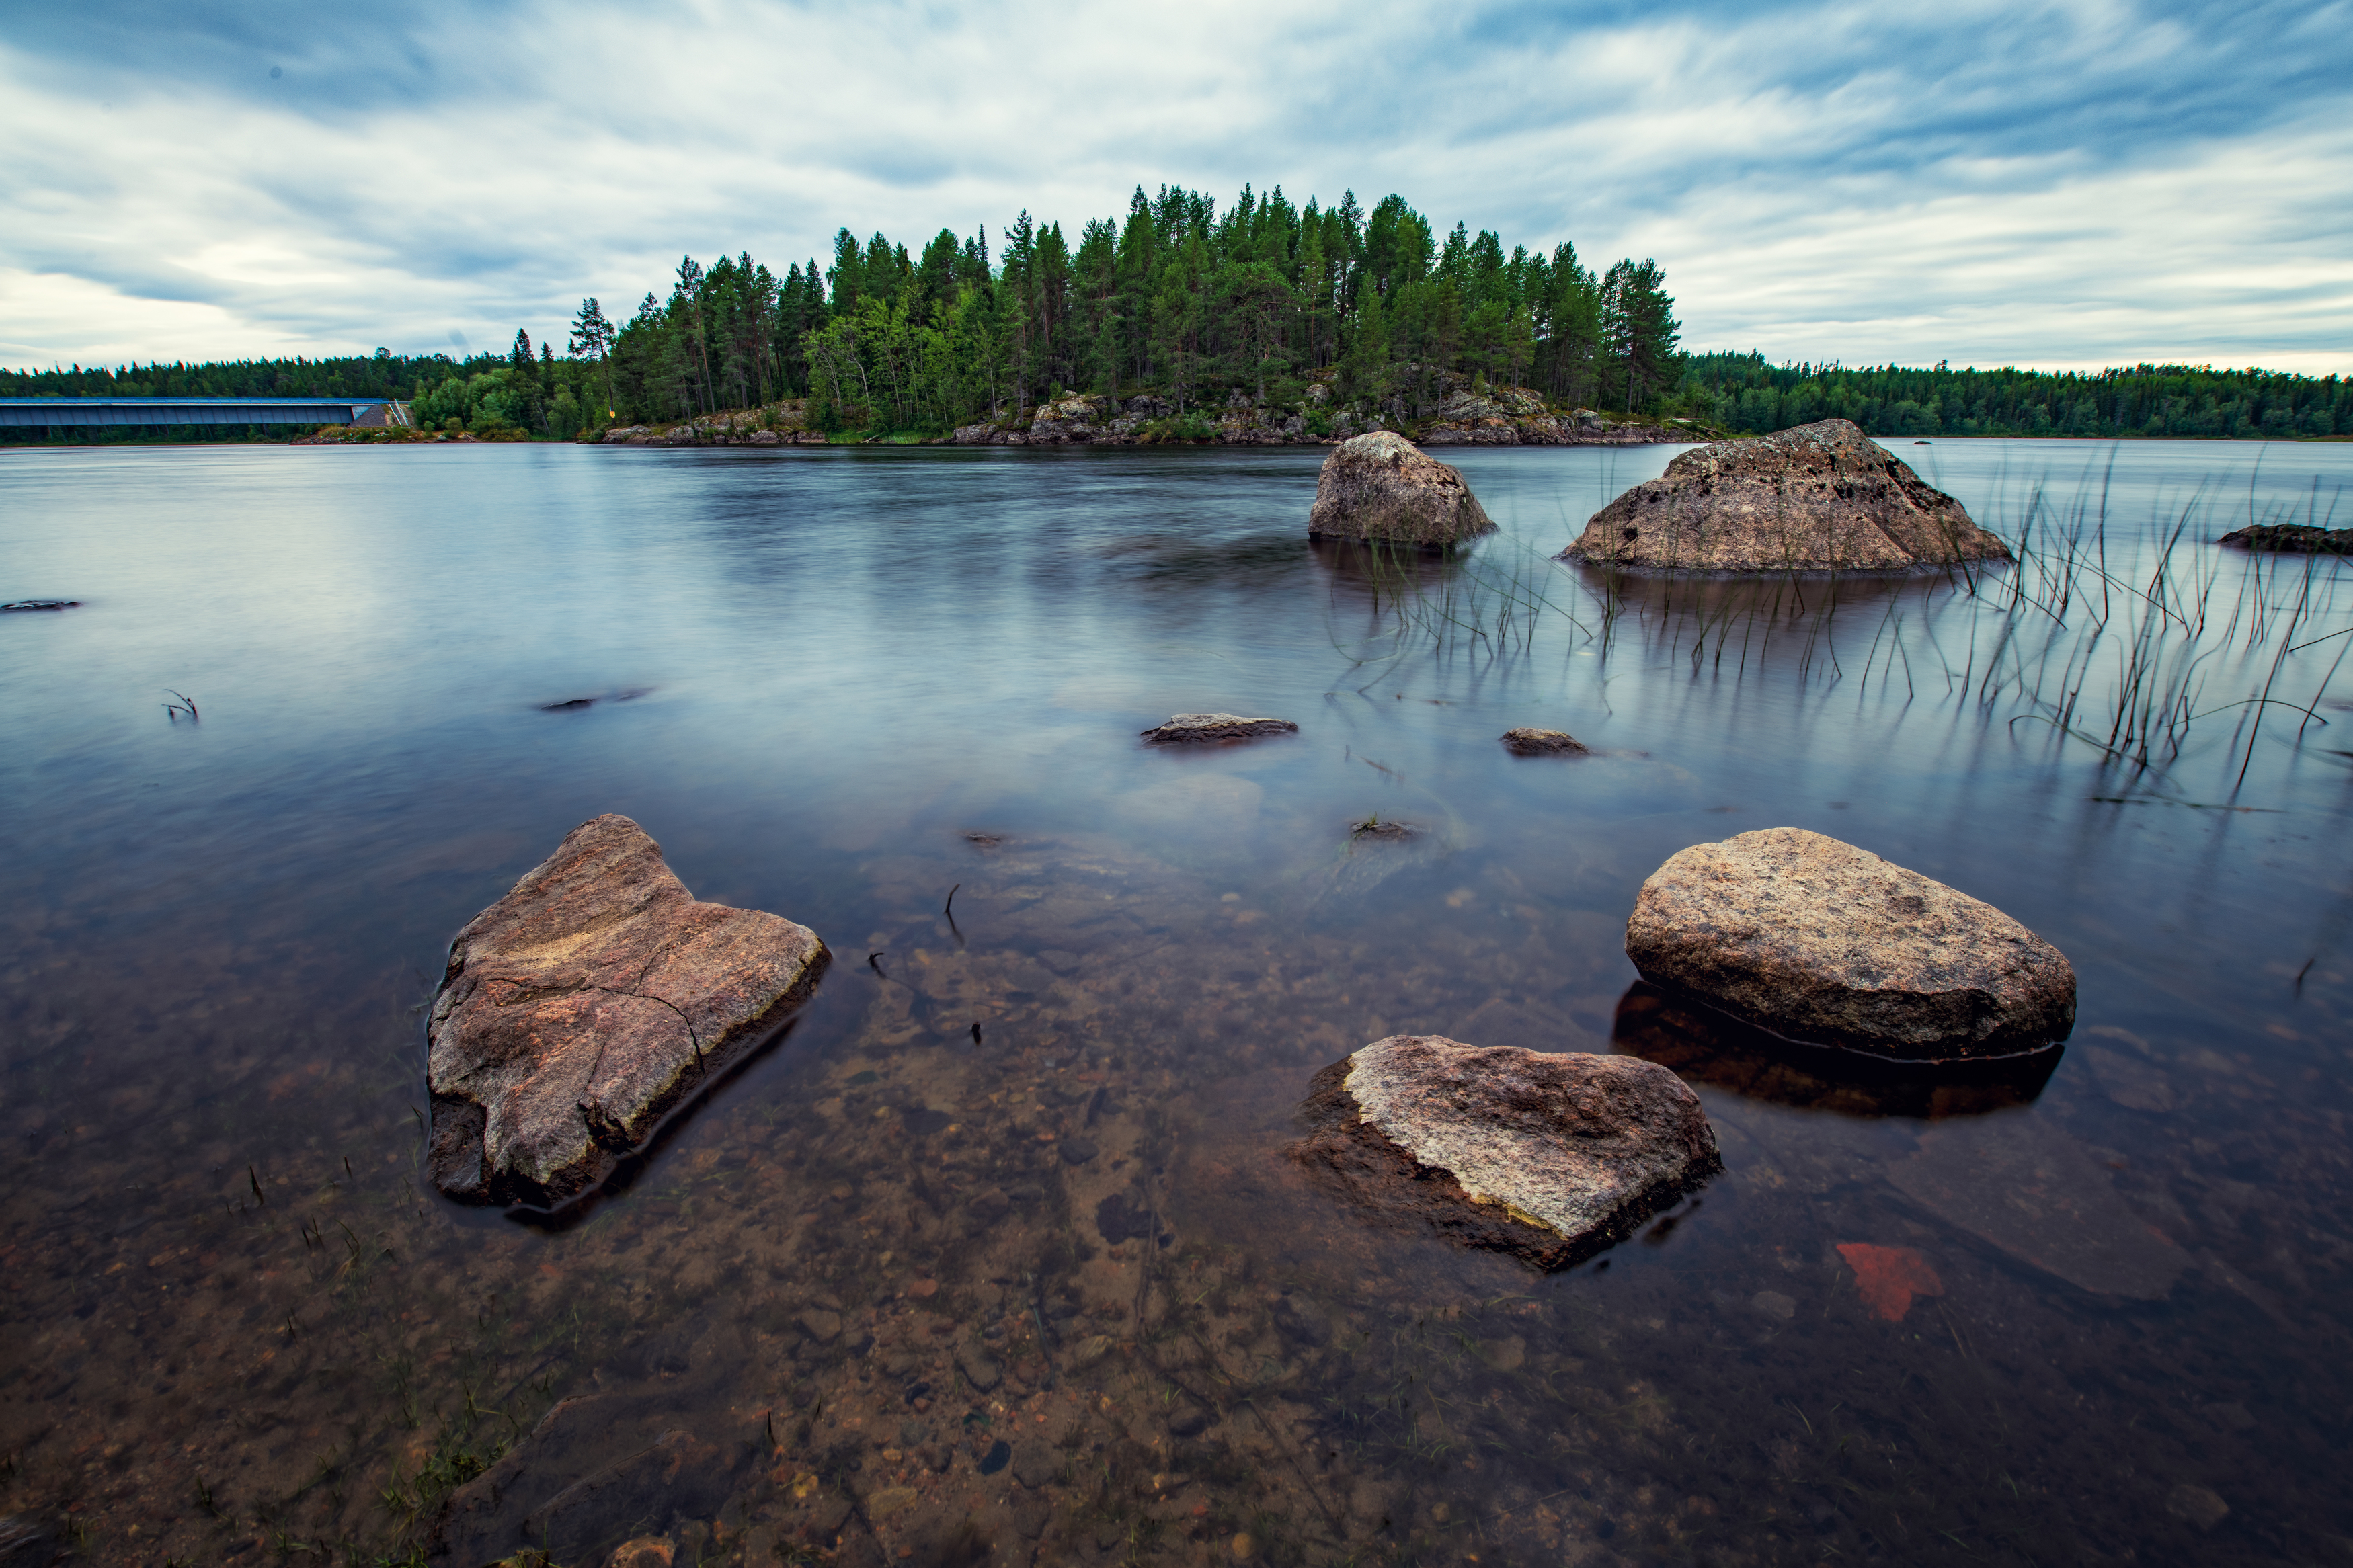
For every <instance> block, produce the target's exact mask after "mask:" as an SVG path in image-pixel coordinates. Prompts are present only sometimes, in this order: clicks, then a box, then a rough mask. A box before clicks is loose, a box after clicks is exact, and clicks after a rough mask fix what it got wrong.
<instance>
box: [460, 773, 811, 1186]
mask: <svg viewBox="0 0 2353 1568" xmlns="http://www.w3.org/2000/svg"><path fill="white" fill-rule="evenodd" d="M829 957H830V955H829V954H828V952H826V947H825V943H823V942H820V941H818V937H817V934H816V933H815V932H814V931H809V930H808V929H807V928H806V927H803V926H797V925H795V924H794V923H793V922H792V921H787V920H783V919H780V918H778V917H777V916H776V915H771V914H764V913H761V912H760V911H758V910H734V909H729V908H726V907H725V906H724V905H721V904H705V903H698V902H697V901H696V900H695V899H694V896H693V895H692V894H691V893H689V892H688V891H687V890H686V887H685V884H683V883H681V881H680V880H679V879H678V878H677V877H675V876H673V875H672V874H671V873H670V868H668V867H667V866H665V865H663V864H662V858H661V849H660V847H659V845H657V844H655V843H654V841H653V840H652V839H651V838H649V837H646V834H645V832H644V830H643V829H641V828H640V827H638V825H637V824H636V823H634V822H632V821H630V820H629V819H628V817H626V816H599V817H596V818H594V819H592V820H590V821H588V822H585V823H583V824H581V826H578V827H576V828H575V829H573V830H572V832H571V834H570V835H569V836H567V837H565V840H564V842H563V844H562V845H560V846H558V847H557V848H556V851H555V853H554V854H553V855H551V856H549V857H548V858H547V859H546V860H544V861H543V862H542V863H541V864H540V865H539V866H538V867H536V868H534V869H533V870H532V871H531V872H530V873H529V874H528V875H526V876H525V877H524V878H523V879H522V880H521V881H520V882H517V883H516V884H515V886H514V889H513V890H512V892H510V893H508V894H507V896H506V897H505V898H503V899H501V900H499V901H498V902H497V903H495V904H492V905H491V907H490V908H489V909H487V910H483V911H482V912H481V913H480V914H479V915H477V916H475V917H474V919H473V920H472V921H470V922H468V924H467V926H466V928H465V929H464V930H463V931H459V933H458V935H457V938H456V940H455V941H453V942H451V943H450V944H449V965H448V972H447V973H446V974H445V975H444V976H443V978H442V981H441V989H440V992H439V994H438V995H437V996H436V997H435V998H434V1003H433V1014H432V1021H431V1024H430V1026H429V1027H428V1029H427V1041H428V1046H429V1049H428V1054H427V1073H426V1076H427V1086H428V1088H429V1089H431V1090H432V1095H433V1147H432V1152H431V1164H432V1171H433V1179H434V1181H435V1182H436V1183H437V1184H439V1186H440V1188H441V1190H442V1191H443V1192H445V1193H447V1194H449V1195H450V1196H451V1197H454V1198H459V1199H461V1200H463V1201H466V1202H470V1203H526V1204H541V1205H544V1204H554V1203H560V1202H562V1201H564V1200H565V1199H566V1198H569V1197H572V1196H574V1195H575V1194H579V1193H580V1192H582V1191H583V1190H585V1189H586V1188H587V1187H589V1186H591V1185H593V1184H595V1183H596V1182H598V1181H600V1180H602V1179H603V1177H604V1176H605V1175H606V1174H607V1173H608V1172H609V1171H610V1170H611V1169H612V1167H613V1165H614V1163H616V1162H617V1160H618V1159H619V1157H620V1156H621V1155H622V1154H623V1153H626V1152H628V1151H629V1150H631V1149H633V1148H635V1147H637V1146H638V1144H639V1143H641V1142H644V1140H645V1138H646V1137H647V1135H648V1134H649V1133H650V1132H651V1131H653V1129H654V1127H655V1125H656V1124H657V1123H658V1122H659V1121H660V1120H661V1119H662V1117H663V1116H664V1115H665V1114H666V1113H668V1112H669V1111H670V1110H671V1109H673V1108H674V1107H676V1106H677V1105H678V1104H680V1103H681V1101H682V1100H685V1099H686V1098H687V1097H688V1096H690V1095H691V1094H692V1093H694V1092H695V1091H696V1090H697V1089H700V1088H701V1087H702V1085H703V1084H704V1083H706V1082H708V1081H709V1080H710V1078H711V1076H712V1073H714V1072H715V1071H717V1070H718V1069H719V1068H721V1067H722V1066H723V1065H724V1064H725V1063H726V1062H728V1061H729V1060H731V1059H732V1058H734V1057H736V1056H738V1055H740V1054H741V1053H742V1052H743V1051H744V1049H746V1048H748V1047H750V1046H752V1045H753V1044H754V1043H756V1042H757V1041H758V1040H759V1039H760V1038H761V1037H764V1036H765V1035H766V1034H767V1033H768V1032H770V1031H771V1030H772V1029H773V1028H774V1027H775V1026H776V1025H777V1024H779V1023H781V1022H782V1021H783V1019H784V1017H785V1016H786V1014H787V1013H788V1012H789V1011H790V1010H791V1009H792V1008H793V1007H794V1006H796V1005H798V1004H799V1003H800V1002H801V1001H803V1000H805V999H806V998H807V995H808V994H809V993H810V992H811V991H812V990H814V989H815V988H816V985H817V980H818V975H820V974H821V973H824V970H825V966H826V964H827V963H828V961H829Z"/></svg>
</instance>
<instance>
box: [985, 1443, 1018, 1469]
mask: <svg viewBox="0 0 2353 1568" xmlns="http://www.w3.org/2000/svg"><path fill="white" fill-rule="evenodd" d="M1012 1462H1013V1445H1012V1444H1010V1443H1008V1442H1007V1441H1006V1440H1005V1439H1004V1438H1002V1437H999V1438H998V1439H997V1441H996V1442H994V1443H991V1444H990V1445H989V1446H988V1452H987V1453H986V1454H983V1455H982V1456H981V1457H980V1473H981V1474H982V1475H984V1476H993V1475H995V1474H997V1471H999V1470H1001V1469H1003V1468H1005V1467H1006V1466H1008V1465H1009V1464H1011V1463H1012Z"/></svg>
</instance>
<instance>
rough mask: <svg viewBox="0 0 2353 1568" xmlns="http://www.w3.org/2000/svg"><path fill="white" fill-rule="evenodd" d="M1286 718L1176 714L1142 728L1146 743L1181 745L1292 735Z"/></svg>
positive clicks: (1293, 728) (1295, 730) (1293, 731)
mask: <svg viewBox="0 0 2353 1568" xmlns="http://www.w3.org/2000/svg"><path fill="white" fill-rule="evenodd" d="M1298 732H1299V726H1298V725H1296V724H1294V723H1293V722H1292V721H1290V720H1288V719H1245V718H1243V717H1241V716H1240V714H1236V713H1179V714H1176V716H1175V717H1173V718H1171V719H1170V720H1169V721H1168V722H1166V724H1155V725H1154V726H1153V727H1152V728H1151V729H1149V730H1145V731H1142V733H1143V735H1144V743H1145V745H1147V746H1184V745H1192V744H1196V743H1198V742H1207V741H1247V740H1249V739H1250V738H1251V737H1252V736H1256V735H1295V734H1297V733H1298Z"/></svg>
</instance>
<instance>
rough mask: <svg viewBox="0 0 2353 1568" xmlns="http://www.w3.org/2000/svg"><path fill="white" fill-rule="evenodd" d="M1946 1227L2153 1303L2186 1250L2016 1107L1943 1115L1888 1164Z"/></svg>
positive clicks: (2061, 1138) (2111, 1292)
mask: <svg viewBox="0 0 2353 1568" xmlns="http://www.w3.org/2000/svg"><path fill="white" fill-rule="evenodd" d="M1887 1174H1888V1179H1889V1180H1890V1181H1892V1182H1894V1184H1895V1186H1896V1190H1897V1191H1899V1192H1901V1193H1903V1194H1904V1195H1905V1196H1906V1197H1908V1198H1910V1199H1911V1200H1912V1201H1913V1202H1915V1203H1916V1204H1918V1205H1920V1206H1921V1207H1923V1208H1925V1209H1927V1210H1928V1211H1929V1212H1930V1213H1932V1214H1934V1215H1936V1216H1937V1217H1938V1218H1940V1219H1942V1220H1945V1221H1946V1222H1947V1223H1948V1224H1951V1225H1955V1226H1959V1227H1960V1228H1961V1229H1963V1230H1966V1231H1968V1232H1969V1233H1970V1234H1971V1235H1973V1236H1975V1237H1978V1239H1980V1240H1982V1241H1985V1242H1987V1243H1989V1244H1990V1245H1992V1246H1994V1247H2000V1249H2001V1250H2002V1251H2004V1252H2006V1253H2008V1254H2010V1256H2011V1257H2012V1258H2018V1259H2020V1260H2021V1261H2022V1262H2026V1263H2031V1264H2032V1265H2033V1266H2034V1267H2035V1268H2041V1269H2043V1270H2045V1271H2047V1272H2049V1273H2052V1274H2055V1275H2057V1276H2058V1277H2059V1278H2060V1279H2064V1280H2065V1281H2067V1283H2068V1284H2070V1285H2073V1286H2075V1287H2077V1288H2078V1289H2084V1290H2089V1291H2091V1292H2092V1293H2094V1295H2100V1296H2124V1297H2128V1298H2130V1299H2132V1300H2139V1301H2158V1300H2164V1299H2165V1297H2166V1296H2167V1295H2168V1294H2170V1293H2171V1291H2172V1289H2173V1282H2174V1280H2175V1279H2177V1278H2178V1277H2179V1275H2180V1273H2181V1271H2182V1270H2183V1269H2185V1268H2189V1263H2190V1258H2189V1254H2188V1253H2186V1252H2184V1251H2182V1250H2181V1248H2179V1247H2176V1246H2174V1245H2173V1243H2172V1242H2170V1241H2168V1240H2167V1239H2166V1238H2165V1237H2163V1236H2160V1235H2159V1234H2158V1232H2157V1230H2156V1229H2155V1227H2153V1226H2150V1225H2149V1224H2148V1222H2147V1221H2146V1220H2144V1219H2142V1218H2141V1217H2140V1216H2139V1215H2137V1214H2135V1213H2133V1212H2132V1210H2131V1209H2130V1208H2128V1207H2127V1206H2126V1204H2125V1201H2124V1199H2123V1198H2121V1197H2119V1196H2117V1195H2116V1187H2115V1185H2114V1184H2112V1183H2111V1182H2110V1181H2109V1179H2108V1173H2107V1172H2106V1171H2105V1170H2103V1169H2102V1168H2101V1167H2100V1166H2098V1165H2097V1164H2095V1163H2093V1160H2092V1157H2091V1156H2090V1155H2088V1154H2086V1153H2084V1151H2083V1149H2082V1148H2081V1147H2080V1146H2079V1145H2078V1144H2077V1143H2076V1142H2075V1141H2074V1140H2073V1139H2072V1138H2070V1137H2068V1136H2067V1135H2066V1134H2065V1133H2063V1132H2062V1131H2058V1130H2057V1129H2056V1128H2054V1127H2052V1126H2050V1125H2049V1124H2048V1123H2047V1122H2045V1121H2043V1120H2042V1118H2040V1117H2037V1116H2033V1115H2030V1114H2021V1113H2012V1114H2010V1115H2003V1116H1988V1117H1976V1118H1970V1119H1968V1120H1967V1121H1948V1122H1946V1123H1944V1124H1942V1125H1940V1126H1937V1127H1933V1128H1931V1129H1930V1130H1929V1131H1926V1132H1924V1133H1922V1134H1921V1135H1920V1147H1919V1149H1918V1150H1917V1152H1914V1153H1913V1154H1911V1155H1909V1156H1907V1157H1906V1158H1905V1159H1902V1160H1898V1161H1897V1162H1895V1163H1894V1165H1893V1166H1891V1167H1890V1168H1889V1170H1888V1173H1887Z"/></svg>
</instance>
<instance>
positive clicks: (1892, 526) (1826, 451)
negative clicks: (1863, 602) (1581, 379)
mask: <svg viewBox="0 0 2353 1568" xmlns="http://www.w3.org/2000/svg"><path fill="white" fill-rule="evenodd" d="M1561 555H1562V556H1563V558H1564V559H1577V558H1582V559H1584V560H1588V561H1593V562H1599V563H1608V564H1610V565H1617V566H1639V567H1657V568H1680V569H1683V570H1688V571H1700V572H1821V571H1850V572H1854V571H1891V570H1902V569H1905V568H1907V567H1915V566H1942V565H1948V564H1951V563H1956V562H1961V561H2007V560H2009V559H2010V548H2009V546H2007V545H2005V544H2003V543H2002V542H2001V541H2000V540H1999V539H1997V538H1995V537H1994V536H1993V535H1992V534H1990V533H1988V532H1987V531H1985V530H1983V529H1981V528H1979V527H1978V525H1977V524H1976V523H1974V522H1972V521H1969V514H1968V511H1967V510H1965V509H1964V508H1963V507H1962V505H1961V503H1960V502H1959V501H1957V500H1954V499H1953V498H1952V497H1950V496H1948V495H1947V494H1945V493H1944V492H1943V491H1942V490H1939V489H1935V488H1933V487H1932V486H1930V485H1928V484H1927V483H1926V481H1924V480H1923V479H1921V478H1920V476H1919V475H1917V474H1915V473H1914V472H1913V471H1912V469H1911V468H1910V466H1909V465H1907V464H1905V462H1904V461H1903V460H1902V459H1900V458H1897V457H1896V456H1895V455H1894V453H1892V452H1890V451H1889V450H1888V449H1887V448H1886V447H1883V446H1881V445H1880V444H1879V443H1878V442H1876V441H1873V439H1872V438H1871V437H1868V436H1865V435H1864V434H1863V433H1862V431H1861V430H1860V429H1858V428H1856V427H1855V426H1853V425H1852V424H1851V423H1850V422H1848V421H1847V420H1844V419H1825V420H1822V421H1820V423H1819V424H1814V425H1800V426H1798V427H1797V428H1795V429H1793V430H1782V431H1778V432H1776V433H1775V434H1773V435H1770V436H1759V437H1749V438H1747V439H1745V440H1738V441H1719V442H1716V443H1715V444H1714V445H1712V446H1706V447H1698V448H1696V449H1695V450H1693V451H1689V452H1685V453H1683V454H1682V455H1680V456H1679V457H1677V458H1675V460H1674V461H1672V462H1671V463H1669V464H1668V465H1667V471H1666V472H1665V473H1664V474H1663V475H1662V476H1661V477H1660V478H1658V479H1651V480H1649V481H1648V482H1646V483H1643V484H1639V485H1636V486H1635V487H1634V488H1633V489H1630V490H1628V491H1627V492H1626V493H1625V494H1624V495H1621V496H1620V497H1619V498H1618V499H1617V500H1613V501H1611V502H1610V503H1609V505H1608V506H1606V507H1603V508H1602V509H1601V510H1599V511H1597V512H1595V513H1594V514H1593V517H1592V520H1591V521H1588V523H1587V524H1586V525H1585V531H1584V532H1583V533H1582V534H1580V535H1578V537H1577V542H1576V543H1574V544H1572V545H1570V546H1569V547H1568V548H1567V550H1564V551H1562V552H1561Z"/></svg>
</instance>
